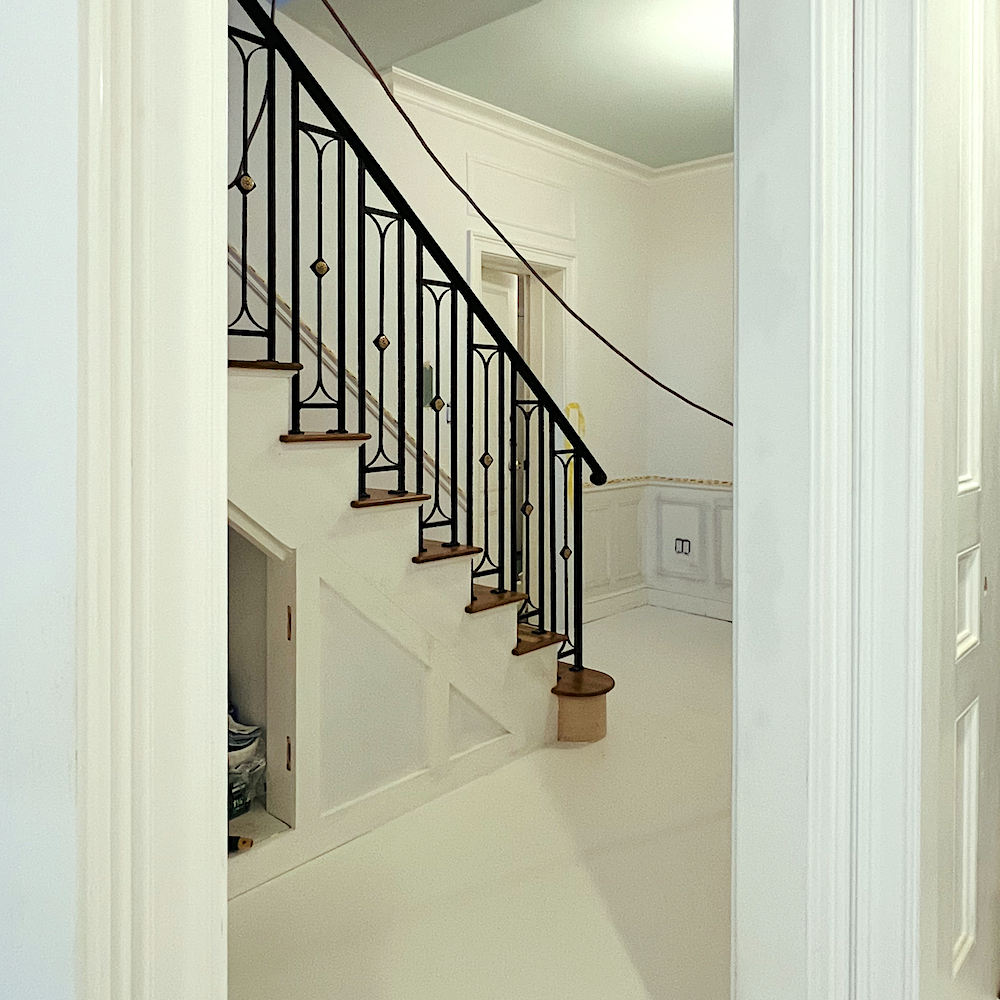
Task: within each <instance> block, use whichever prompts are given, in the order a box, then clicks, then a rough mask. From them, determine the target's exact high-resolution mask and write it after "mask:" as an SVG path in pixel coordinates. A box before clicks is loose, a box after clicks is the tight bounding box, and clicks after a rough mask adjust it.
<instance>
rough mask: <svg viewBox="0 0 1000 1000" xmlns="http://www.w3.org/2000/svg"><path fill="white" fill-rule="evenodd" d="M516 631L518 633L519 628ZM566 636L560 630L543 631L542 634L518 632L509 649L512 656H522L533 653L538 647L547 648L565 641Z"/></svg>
mask: <svg viewBox="0 0 1000 1000" xmlns="http://www.w3.org/2000/svg"><path fill="white" fill-rule="evenodd" d="M518 631H519V633H520V628H519V629H518ZM568 638H569V637H568V636H565V635H562V634H561V633H560V632H544V633H542V635H534V634H531V635H523V634H519V637H518V641H517V645H516V646H515V647H514V648H513V649H512V650H511V653H513V655H514V656H524V655H525V654H527V653H535V652H537V651H538V650H540V649H547V648H548V647H549V646H555V645H556V644H557V643H560V642H566V641H567V640H568Z"/></svg>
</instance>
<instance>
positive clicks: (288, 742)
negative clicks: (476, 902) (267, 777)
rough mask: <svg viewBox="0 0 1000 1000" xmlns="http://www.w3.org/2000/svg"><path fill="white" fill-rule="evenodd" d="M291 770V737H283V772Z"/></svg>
mask: <svg viewBox="0 0 1000 1000" xmlns="http://www.w3.org/2000/svg"><path fill="white" fill-rule="evenodd" d="M291 769H292V738H291V736H286V737H285V770H286V771H290V770H291Z"/></svg>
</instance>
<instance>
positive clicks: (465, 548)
mask: <svg viewBox="0 0 1000 1000" xmlns="http://www.w3.org/2000/svg"><path fill="white" fill-rule="evenodd" d="M428 542H431V543H434V544H437V545H441V544H442V543H441V542H436V540H435V539H433V538H425V539H424V544H425V545H426V544H427V543H428ZM482 551H483V550H482V549H481V548H480V547H479V546H478V545H456V546H454V547H449V548H436V549H433V550H432V551H429V552H428V551H426V550H425V551H423V552H418V553H417V554H416V555H415V556H413V559H412V561H413V562H415V563H416V564H417V565H418V566H425V565H427V564H428V563H434V562H444V561H445V560H446V559H460V558H462V557H463V556H465V557H468V556H475V555H479V553H481V552H482Z"/></svg>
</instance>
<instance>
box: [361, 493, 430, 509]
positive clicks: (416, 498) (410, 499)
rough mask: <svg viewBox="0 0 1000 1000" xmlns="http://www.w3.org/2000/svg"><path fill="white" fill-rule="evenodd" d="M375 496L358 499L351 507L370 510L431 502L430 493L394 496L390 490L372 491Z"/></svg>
mask: <svg viewBox="0 0 1000 1000" xmlns="http://www.w3.org/2000/svg"><path fill="white" fill-rule="evenodd" d="M371 492H372V494H377V495H375V496H369V497H368V498H367V499H365V500H361V499H357V500H352V501H351V506H352V507H353V508H354V509H355V510H368V509H370V508H373V507H394V506H397V505H399V504H405V503H426V502H427V501H428V500H430V494H428V493H404V494H402V495H400V496H393V495H391V494H390V493H389V491H388V490H372V491H371Z"/></svg>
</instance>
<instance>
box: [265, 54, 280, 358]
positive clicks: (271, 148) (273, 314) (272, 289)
mask: <svg viewBox="0 0 1000 1000" xmlns="http://www.w3.org/2000/svg"><path fill="white" fill-rule="evenodd" d="M274 57H275V53H274V46H273V45H269V46H268V47H267V97H266V100H267V360H268V361H274V360H276V358H277V352H276V345H277V336H278V211H277V171H276V165H275V164H276V159H277V134H276V131H275V130H276V117H275V115H276V103H277V101H276V99H275V61H274Z"/></svg>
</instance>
